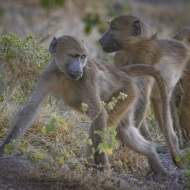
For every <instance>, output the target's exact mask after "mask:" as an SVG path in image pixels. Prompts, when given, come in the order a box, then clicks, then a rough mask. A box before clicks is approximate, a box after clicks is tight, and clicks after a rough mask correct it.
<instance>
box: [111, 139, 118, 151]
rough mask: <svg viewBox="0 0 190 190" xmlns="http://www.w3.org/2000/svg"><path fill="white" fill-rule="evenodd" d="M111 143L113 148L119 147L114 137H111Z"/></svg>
mask: <svg viewBox="0 0 190 190" xmlns="http://www.w3.org/2000/svg"><path fill="white" fill-rule="evenodd" d="M112 144H113V148H115V149H117V148H118V147H119V143H118V141H117V140H116V139H115V138H112Z"/></svg>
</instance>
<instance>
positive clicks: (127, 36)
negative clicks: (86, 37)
mask: <svg viewBox="0 0 190 190" xmlns="http://www.w3.org/2000/svg"><path fill="white" fill-rule="evenodd" d="M109 25H110V28H109V29H108V31H107V32H106V33H105V34H104V35H103V36H102V37H101V38H100V39H99V43H100V45H101V46H102V49H103V50H104V51H105V52H107V53H111V52H116V51H119V50H122V49H124V48H125V47H127V46H129V45H130V43H132V42H133V38H135V37H137V36H139V35H140V34H141V25H140V21H139V20H138V19H137V18H136V17H134V16H131V15H125V16H119V17H116V18H114V19H113V20H112V21H111V22H110V23H109Z"/></svg>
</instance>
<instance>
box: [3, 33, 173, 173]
mask: <svg viewBox="0 0 190 190" xmlns="http://www.w3.org/2000/svg"><path fill="white" fill-rule="evenodd" d="M49 50H50V52H51V53H52V61H51V62H50V63H49V65H47V67H46V68H45V70H44V72H43V73H42V75H41V76H40V78H39V81H38V83H37V86H36V88H35V91H34V93H33V95H32V96H31V98H30V99H29V101H28V102H27V104H26V106H25V107H24V108H23V110H22V111H21V112H20V113H19V115H18V118H17V121H16V123H15V125H14V126H13V128H12V130H11V131H10V133H9V134H8V136H7V137H6V139H5V141H4V142H3V144H2V145H1V146H0V155H2V154H3V148H4V146H5V144H7V143H9V142H10V141H11V140H14V139H17V138H19V137H20V136H21V135H22V134H23V133H24V132H25V131H26V130H27V128H29V127H30V125H31V124H32V122H33V120H34V118H35V116H36V114H37V112H38V109H39V108H40V106H41V104H42V103H43V101H44V100H45V99H46V97H47V95H48V94H52V95H55V96H56V97H60V98H61V99H63V100H64V101H65V102H66V104H68V105H69V106H70V107H71V108H74V109H76V110H78V111H81V104H82V103H86V104H88V110H87V114H88V115H89V117H90V118H91V120H92V125H91V127H90V131H89V138H90V139H92V142H93V145H92V146H93V147H94V148H95V149H97V147H98V145H99V143H101V139H100V136H99V135H97V134H94V131H97V130H101V131H102V130H104V129H105V128H106V127H107V126H111V125H115V126H117V132H118V137H119V138H120V140H121V141H122V142H123V143H124V144H125V145H126V146H128V147H130V148H131V149H133V150H134V151H137V152H140V153H142V154H144V155H146V156H147V157H148V161H149V164H150V168H151V170H152V171H153V172H154V173H155V174H160V173H165V170H164V168H163V167H162V165H161V164H160V161H159V158H158V155H157V153H156V152H155V150H154V146H152V144H151V143H150V142H148V141H146V140H145V139H144V138H143V136H141V135H140V133H139V131H138V129H137V128H136V127H134V126H135V124H134V120H133V115H134V110H133V108H134V107H135V104H136V100H137V99H138V96H139V94H138V90H137V85H136V84H135V82H134V80H135V79H133V78H132V77H130V76H129V75H128V74H130V72H133V74H132V76H141V75H143V74H145V75H150V76H153V77H155V79H156V81H157V82H158V85H159V88H160V90H161V94H162V95H163V96H164V97H166V93H167V90H166V85H165V84H164V79H163V78H162V77H161V76H160V73H159V71H158V70H157V69H154V68H153V67H151V66H146V65H144V66H143V65H139V66H138V65H137V67H136V66H134V67H133V66H132V67H131V68H130V69H132V71H130V70H129V69H128V67H124V68H123V69H122V70H123V71H122V70H119V69H117V68H116V67H114V66H113V65H111V64H101V63H99V62H95V61H92V60H91V59H89V58H88V57H86V56H87V54H86V49H85V46H84V44H83V42H82V41H80V40H78V39H77V38H75V37H71V36H62V37H60V38H58V39H56V38H54V39H53V40H52V42H51V44H50V48H49ZM84 57H86V58H84ZM120 92H123V93H125V94H127V95H128V96H127V98H126V99H125V100H122V101H121V100H118V102H117V103H116V106H115V107H114V109H113V110H111V111H106V110H104V109H103V110H102V111H101V112H100V109H101V105H100V101H104V102H106V103H108V102H110V101H111V99H112V97H118V95H119V93H120ZM163 103H165V105H166V107H163V111H164V109H166V110H165V111H164V112H165V118H164V120H163V123H164V124H167V123H168V122H170V121H168V117H169V116H168V115H169V102H168V98H167V97H166V98H165V99H164V98H163ZM97 116H98V117H97ZM91 153H92V147H91V146H88V147H87V150H86V156H87V158H88V157H89V156H90V155H91ZM94 162H95V164H102V165H105V164H106V163H107V162H108V158H107V155H106V153H105V152H104V153H102V154H99V153H98V151H96V153H95V158H94Z"/></svg>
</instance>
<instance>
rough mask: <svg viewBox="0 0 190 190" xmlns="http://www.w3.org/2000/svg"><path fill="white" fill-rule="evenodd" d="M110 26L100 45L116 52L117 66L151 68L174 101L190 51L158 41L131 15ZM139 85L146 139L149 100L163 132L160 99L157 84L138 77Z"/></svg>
mask: <svg viewBox="0 0 190 190" xmlns="http://www.w3.org/2000/svg"><path fill="white" fill-rule="evenodd" d="M109 25H110V28H109V30H108V31H107V32H106V33H105V34H104V35H103V36H102V37H101V38H100V40H99V42H100V45H101V46H102V49H103V50H104V51H105V52H107V53H109V52H116V54H115V57H114V64H115V66H116V67H119V68H121V67H123V66H126V65H131V64H148V65H152V66H153V67H155V68H157V69H158V70H159V71H160V72H161V75H162V76H163V77H164V79H165V81H166V85H167V90H168V94H169V97H171V95H172V90H173V88H174V87H175V85H176V84H177V82H178V81H179V79H180V77H181V76H182V74H183V71H184V69H185V68H186V65H187V64H188V62H189V60H190V50H189V48H188V47H187V46H186V45H185V44H184V43H181V42H179V41H177V40H174V39H160V38H157V37H156V34H153V33H152V32H151V30H150V29H149V27H148V26H147V25H146V24H145V23H144V22H143V21H142V20H140V19H139V18H137V17H135V16H132V15H124V16H119V17H116V18H114V19H113V20H112V21H111V22H110V23H109ZM136 84H137V85H138V89H139V91H140V93H141V95H140V97H141V98H140V99H139V101H138V104H137V105H136V110H135V121H136V126H138V127H140V126H141V130H142V132H143V135H145V136H147V137H148V138H149V137H150V135H149V132H148V129H147V125H146V121H145V116H146V112H147V108H148V105H149V98H150V97H151V101H152V104H153V109H154V113H155V117H156V119H157V121H158V123H159V126H160V128H161V130H162V131H163V130H164V128H163V123H162V117H163V115H164V113H162V111H161V108H162V106H163V105H162V104H161V96H160V94H159V93H158V88H157V85H156V84H155V82H154V80H153V79H152V78H150V77H148V76H147V77H139V78H138V80H137V81H136ZM184 93H185V92H184ZM171 130H172V129H171ZM163 132H164V131H163ZM164 133H165V132H164ZM171 135H172V140H173V141H174V143H176V142H177V137H176V134H175V132H174V131H173V130H172V134H171ZM150 138H151V137H150ZM167 145H168V144H167ZM176 146H177V144H176ZM170 153H171V152H170ZM173 159H174V158H173Z"/></svg>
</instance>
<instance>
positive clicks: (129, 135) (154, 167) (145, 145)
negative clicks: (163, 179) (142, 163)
mask: <svg viewBox="0 0 190 190" xmlns="http://www.w3.org/2000/svg"><path fill="white" fill-rule="evenodd" d="M125 120H126V118H125V119H123V120H122V121H121V122H120V124H119V125H118V128H117V133H118V137H119V139H120V140H121V142H122V143H123V144H124V145H126V146H127V147H129V148H131V149H132V150H134V151H136V152H139V153H142V154H143V155H145V156H147V158H148V162H149V165H150V170H151V172H154V174H155V175H159V174H160V173H161V174H166V171H165V169H164V168H163V166H162V165H161V163H160V160H159V158H158V155H157V153H156V151H155V149H154V145H153V144H151V143H150V142H149V141H147V140H146V139H144V138H143V136H142V135H141V134H140V133H139V130H138V129H137V128H135V127H133V126H127V125H126V121H125Z"/></svg>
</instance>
